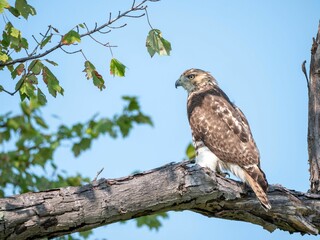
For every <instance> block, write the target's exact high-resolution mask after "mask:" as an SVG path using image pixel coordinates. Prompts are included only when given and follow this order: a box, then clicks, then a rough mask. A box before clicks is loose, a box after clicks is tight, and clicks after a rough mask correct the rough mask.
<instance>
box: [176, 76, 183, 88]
mask: <svg viewBox="0 0 320 240" xmlns="http://www.w3.org/2000/svg"><path fill="white" fill-rule="evenodd" d="M175 86H176V88H178V87H180V86H182V85H181V79H180V78H179V79H178V80H177V81H176V83H175Z"/></svg>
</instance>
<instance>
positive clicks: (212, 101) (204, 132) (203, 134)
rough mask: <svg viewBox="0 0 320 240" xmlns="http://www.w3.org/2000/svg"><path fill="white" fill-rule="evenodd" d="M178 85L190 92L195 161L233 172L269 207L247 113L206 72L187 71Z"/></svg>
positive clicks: (264, 205) (189, 103)
mask: <svg viewBox="0 0 320 240" xmlns="http://www.w3.org/2000/svg"><path fill="white" fill-rule="evenodd" d="M178 86H182V87H183V88H184V89H186V90H187V91H188V103H187V111H188V119H189V123H190V127H191V131H192V138H193V143H194V146H195V149H196V153H197V158H196V162H197V163H198V164H199V165H200V166H202V167H207V168H210V169H211V170H213V171H217V172H220V173H222V172H223V171H225V170H228V171H231V172H232V173H233V174H234V175H236V176H237V177H238V178H240V179H241V180H242V181H243V182H245V183H247V184H249V185H250V186H251V188H252V189H253V191H254V192H255V194H256V196H257V198H258V199H259V201H260V203H261V204H262V206H263V207H264V208H265V209H266V210H269V209H270V208H271V205H270V202H269V200H268V197H267V194H266V192H267V189H268V182H267V179H266V177H265V174H264V172H263V171H262V170H261V168H260V155H259V150H258V148H257V146H256V143H255V141H254V139H253V137H252V134H251V130H250V127H249V124H248V121H247V119H246V117H245V116H244V114H243V113H242V112H241V110H240V109H239V108H238V107H236V106H235V105H234V104H233V103H232V102H231V101H230V100H229V98H228V96H227V95H226V94H225V93H224V92H223V91H222V90H221V89H220V88H219V86H218V83H217V81H216V79H215V78H214V77H212V76H211V75H210V74H209V73H208V72H206V71H203V70H200V69H189V70H187V71H185V72H184V73H183V74H182V75H181V76H180V78H179V79H178V80H177V81H176V87H178Z"/></svg>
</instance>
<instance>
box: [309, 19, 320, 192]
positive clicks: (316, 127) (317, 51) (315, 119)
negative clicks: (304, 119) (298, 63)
mask: <svg viewBox="0 0 320 240" xmlns="http://www.w3.org/2000/svg"><path fill="white" fill-rule="evenodd" d="M319 44H320V23H319V27H318V33H317V36H316V38H313V44H312V48H311V61H310V73H309V79H310V81H309V87H308V92H309V114H308V115H309V119H308V152H309V171H310V190H311V192H313V193H319V192H320V47H319Z"/></svg>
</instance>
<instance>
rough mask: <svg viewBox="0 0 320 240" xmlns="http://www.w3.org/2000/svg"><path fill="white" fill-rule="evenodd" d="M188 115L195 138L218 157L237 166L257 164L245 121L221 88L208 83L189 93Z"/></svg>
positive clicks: (257, 156)
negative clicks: (195, 91)
mask: <svg viewBox="0 0 320 240" xmlns="http://www.w3.org/2000/svg"><path fill="white" fill-rule="evenodd" d="M188 117H189V122H190V125H191V127H192V129H193V132H194V135H195V139H196V140H202V141H203V142H204V143H205V145H206V146H207V147H208V148H209V149H210V150H211V151H212V152H213V153H214V154H216V155H217V157H219V159H220V160H222V161H224V162H229V163H236V164H238V165H239V166H243V165H248V164H259V152H258V150H257V147H256V145H255V142H254V140H253V138H252V135H251V132H250V128H249V125H248V124H247V121H246V120H245V121H244V120H242V116H241V115H240V114H239V112H238V110H237V109H236V108H235V107H234V105H233V104H232V103H231V102H230V100H229V99H228V97H226V95H225V93H224V92H223V91H222V90H221V89H219V88H217V87H210V88H207V89H204V90H202V91H200V92H197V93H194V94H191V95H190V96H189V98H188ZM243 117H244V116H243Z"/></svg>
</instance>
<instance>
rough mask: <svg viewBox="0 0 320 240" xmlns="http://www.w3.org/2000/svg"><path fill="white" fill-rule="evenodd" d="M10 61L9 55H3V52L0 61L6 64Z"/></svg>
mask: <svg viewBox="0 0 320 240" xmlns="http://www.w3.org/2000/svg"><path fill="white" fill-rule="evenodd" d="M8 59H9V57H8V55H7V54H5V53H3V52H0V61H1V62H4V63H5V62H6V61H7V60H8Z"/></svg>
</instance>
